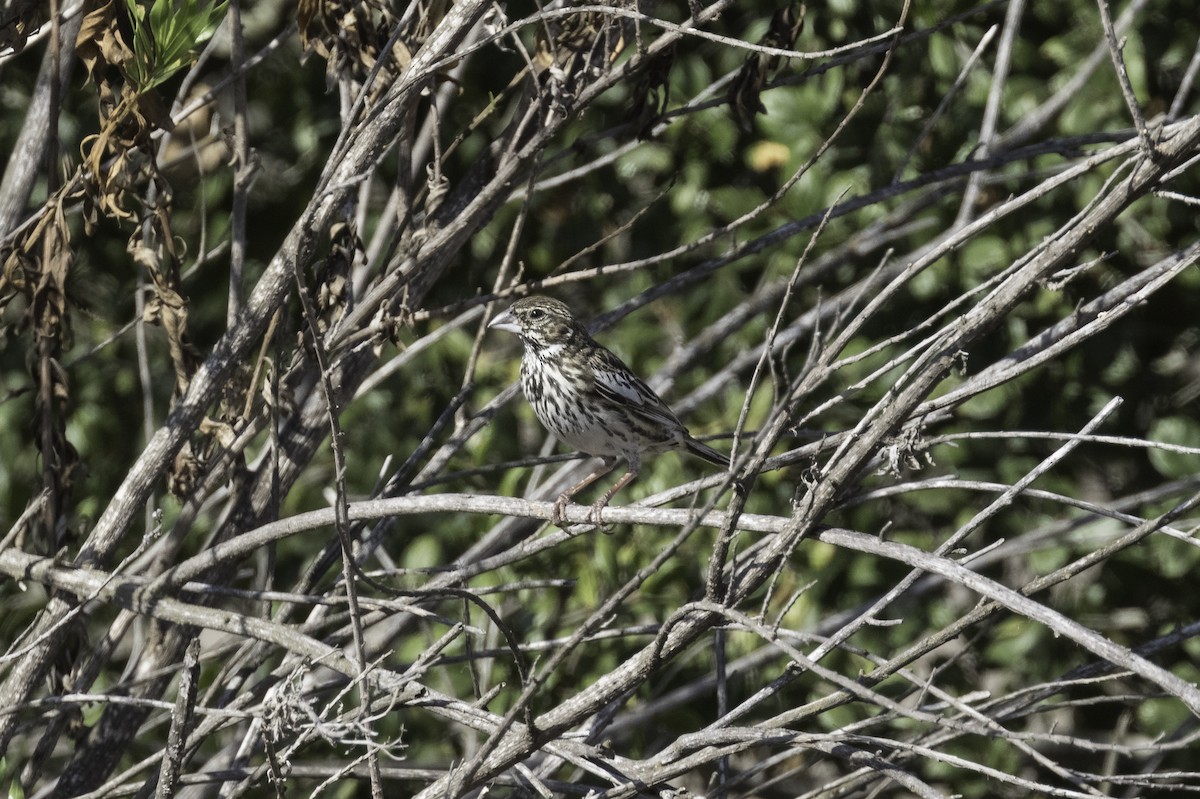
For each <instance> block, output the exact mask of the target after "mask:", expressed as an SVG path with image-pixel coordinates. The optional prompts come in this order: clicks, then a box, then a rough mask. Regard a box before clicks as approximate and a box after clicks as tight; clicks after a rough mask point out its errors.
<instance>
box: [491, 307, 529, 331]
mask: <svg viewBox="0 0 1200 799" xmlns="http://www.w3.org/2000/svg"><path fill="white" fill-rule="evenodd" d="M488 327H494V328H496V329H497V330H507V331H508V332H509V333H517V334H518V335H519V334H520V333H521V326H520V325H519V324H517V317H515V316H513V315H512V311H505V312H504V313H502V314H499V315H498V316H497V317H496V318H495V319H493V320H492V321H490V322H488Z"/></svg>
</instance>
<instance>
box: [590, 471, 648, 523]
mask: <svg viewBox="0 0 1200 799" xmlns="http://www.w3.org/2000/svg"><path fill="white" fill-rule="evenodd" d="M637 476H638V464H635V463H630V464H629V471H627V472H625V474H623V475H621V479H620V480H618V481H617V482H615V483H613V487H612V488H610V489H608V490H607V491H605V492H604V496H602V497H600V499H598V500H596V501H595V502H593V503H592V512H591V513H590V514H589V515H588V518H589V519H591V521H592V524H594V525H596V526H597V527H600V526H601V525H600V511H602V510H604V508H605V507H606V506H607V505H608V501H609V500H610V499H612V498H613V497H614V496H615V495H616V493H617V492H618V491H620V490H621V489H622V488H624V487H625V486H627V485H629V481H630V480H632V479H633V478H635V477H637Z"/></svg>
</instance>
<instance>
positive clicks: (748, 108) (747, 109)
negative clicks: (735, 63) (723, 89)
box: [729, 2, 806, 133]
mask: <svg viewBox="0 0 1200 799" xmlns="http://www.w3.org/2000/svg"><path fill="white" fill-rule="evenodd" d="M805 11H806V7H805V5H804V4H803V3H799V4H793V3H791V2H789V3H788V4H787V5H786V6H784V7H783V8H781V9H779V10H778V11H776V12H775V14H774V16H772V17H771V25H770V27H768V28H767V32H766V33H765V34H764V35H763V37H762V39H761V40H759V42H758V43H759V44H761V45H763V46H765V47H772V48H775V49H777V50H791V49H792V48H794V47H795V45H796V39H797V38H798V37H799V36H800V33H801V31H803V30H804V15H805ZM782 60H783V59H782V58H781V57H780V56H775V55H767V54H764V53H754V54H752V55H751V56H750V57H749V58H747V59H746V63H745V64H743V65H742V68H741V69H740V70H739V71H738V74H737V76H736V77H735V78H734V79H733V84H732V85H731V86H730V88H729V106H730V109H731V110H732V111H733V118H734V119H735V120H736V121H737V123H738V127H740V128H741V129H742V130H743V131H745V132H747V133H749V132H750V131H751V130H752V129H753V126H754V117H755V115H756V114H765V113H766V111H767V109H766V107H765V106H764V105H763V104H762V100H760V99H759V95H761V94H762V90H763V87H764V86H766V84H767V80H768V79H769V78H770V77H771V73H773V72H774V71H775V70H776V69H778V68H779V65H780V63H781V62H782Z"/></svg>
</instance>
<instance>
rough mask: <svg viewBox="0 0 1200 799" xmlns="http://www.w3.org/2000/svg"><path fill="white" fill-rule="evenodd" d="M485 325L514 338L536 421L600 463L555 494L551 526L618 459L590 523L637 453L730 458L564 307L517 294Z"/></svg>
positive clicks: (633, 466)
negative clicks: (620, 466) (621, 467)
mask: <svg viewBox="0 0 1200 799" xmlns="http://www.w3.org/2000/svg"><path fill="white" fill-rule="evenodd" d="M488 327H489V328H493V329H496V330H504V331H507V332H509V333H515V334H517V335H518V336H519V337H520V339H521V343H522V344H523V345H524V354H523V356H522V358H521V389H522V391H523V392H524V394H525V399H526V401H528V403H529V405H530V406H531V407H532V408H533V412H534V414H535V415H536V416H537V417H538V420H539V421H540V422H541V423H542V424H543V425H544V426H545V427H546V428H547V429H549V430H550V431H551V432H552V433H554V434H555V435H556V436H558V437H559V438H560V439H561V440H563V441H565V442H566V443H567V444H568V445H570V446H572V447H574V448H575V449H577V450H579V451H581V452H584V453H586V454H588V455H593V456H596V457H599V458H600V459H601V460H602V461H603V465H602V466H601V468H599V469H597V470H596V471H594V472H593V473H592V474H589V475H588V476H587V477H585V478H583V479H582V480H580V481H579V482H577V483H576V484H575V485H573V486H571V487H570V488H568V489H567V490H566V491H564V492H562V494H561V495H559V497H558V499H557V500H556V501H555V503H554V509H553V512H552V513H551V517H550V520H551V522H552V523H554V524H562V521H563V518H564V514H565V511H566V507H567V503H569V502H570V501H571V498H572V497H573V496H575V494H577V493H579V491H581V490H582V489H583V488H585V487H586V486H588V485H590V484H591V483H592V482H594V481H595V480H597V479H598V478H600V477H603V476H604V475H605V474H607V473H609V472H611V471H612V470H613V468H614V467H615V466H616V464H617V462H618V461H619V460H621V459H624V461H625V462H626V464H627V465H628V470H627V471H626V472H625V474H624V475H622V476H621V478H620V479H619V480H617V482H616V483H615V484H613V486H612V488H610V489H608V491H606V492H605V493H604V495H603V496H602V497H601V498H600V499H598V500H596V502H595V503H594V504H593V505H592V510H591V513H590V514H589V518H590V519H591V521H592V522H593V523H594V524H597V525H598V524H599V523H600V513H601V511H602V510H603V509H604V507H605V506H606V505H608V502H609V500H611V499H612V498H613V496H614V495H615V494H616V493H617V492H618V491H620V490H621V489H622V488H624V487H625V486H626V485H628V484H629V482H630V481H631V480H633V479H634V478H635V477H637V475H638V471H639V470H640V469H641V465H642V456H643V455H649V454H657V453H661V452H666V451H668V450H683V451H686V452H689V453H691V454H692V455H696V456H698V457H700V458H703V459H704V460H706V461H708V462H709V463H712V464H716V465H717V466H724V467H726V468H729V465H730V463H729V457H728V456H726V455H723V454H721V453H720V452H718V451H717V450H715V449H713V448H712V447H710V446H708V445H707V444H705V443H704V442H702V441H698V440H697V439H696V438H694V437H693V436H692V434H691V433H689V432H688V430H687V428H686V427H684V425H683V422H681V421H679V417H677V416H676V415H675V414H674V413H672V412H671V409H670V408H669V407H667V404H666V403H665V402H663V400H662V398H661V397H659V396H658V394H656V393H655V392H654V389H652V388H650V386H648V385H646V383H645V382H644V381H643V380H642V379H641V378H639V377H638V376H637V375H636V374H634V372H633V371H632V370H631V369H630V368H629V367H628V366H626V365H625V363H624V362H623V361H622V360H621V359H620V358H618V357H617V356H616V355H614V354H613V353H612V352H611V351H610V350H608V349H607V348H606V347H604V346H603V345H602V344H599V343H598V342H596V341H595V339H593V338H592V337H591V335H590V334H589V333H588V331H587V328H586V327H584V325H583V323H582V322H580V321H579V319H577V318H576V317H575V315H574V314H573V313H572V312H571V309H570V308H569V307H568V306H567V305H566V303H563V302H560V301H558V300H555V299H552V298H550V297H540V296H532V297H524V298H522V299H519V300H517V301H516V302H514V303H513V304H512V305H511V306H510V307H509V308H508V310H506V311H504V312H502V313H500V314H498V315H497V316H496V317H495V318H494V319H492V321H491V322H490V323H489V324H488Z"/></svg>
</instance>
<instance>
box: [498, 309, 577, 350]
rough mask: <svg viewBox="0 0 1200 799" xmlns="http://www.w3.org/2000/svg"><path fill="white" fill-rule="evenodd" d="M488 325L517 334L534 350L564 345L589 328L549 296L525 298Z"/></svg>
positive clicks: (569, 310)
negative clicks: (585, 327)
mask: <svg viewBox="0 0 1200 799" xmlns="http://www.w3.org/2000/svg"><path fill="white" fill-rule="evenodd" d="M488 327H494V328H496V329H497V330H507V331H508V332H510V333H516V334H517V335H518V336H520V337H521V340H522V341H523V342H524V343H525V344H526V346H529V347H533V348H534V349H535V350H542V349H545V348H547V347H553V346H556V345H563V344H566V343H568V342H569V341H571V340H572V339H573V338H575V337H576V336H580V335H582V336H583V337H584V340H586V338H587V331H586V330H585V329H584V327H583V325H581V324H580V323H579V320H577V319H576V318H575V316H574V315H573V314H572V313H571V309H570V308H568V307H567V306H566V304H565V303H561V302H559V301H558V300H552V299H550V298H549V297H524V298H523V299H519V300H517V301H516V302H514V303H513V304H512V305H511V306H510V307H509V309H508V310H507V311H504V312H503V313H501V314H499V315H498V316H497V317H496V318H495V319H493V320H492V321H491V322H490V323H489V324H488Z"/></svg>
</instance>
